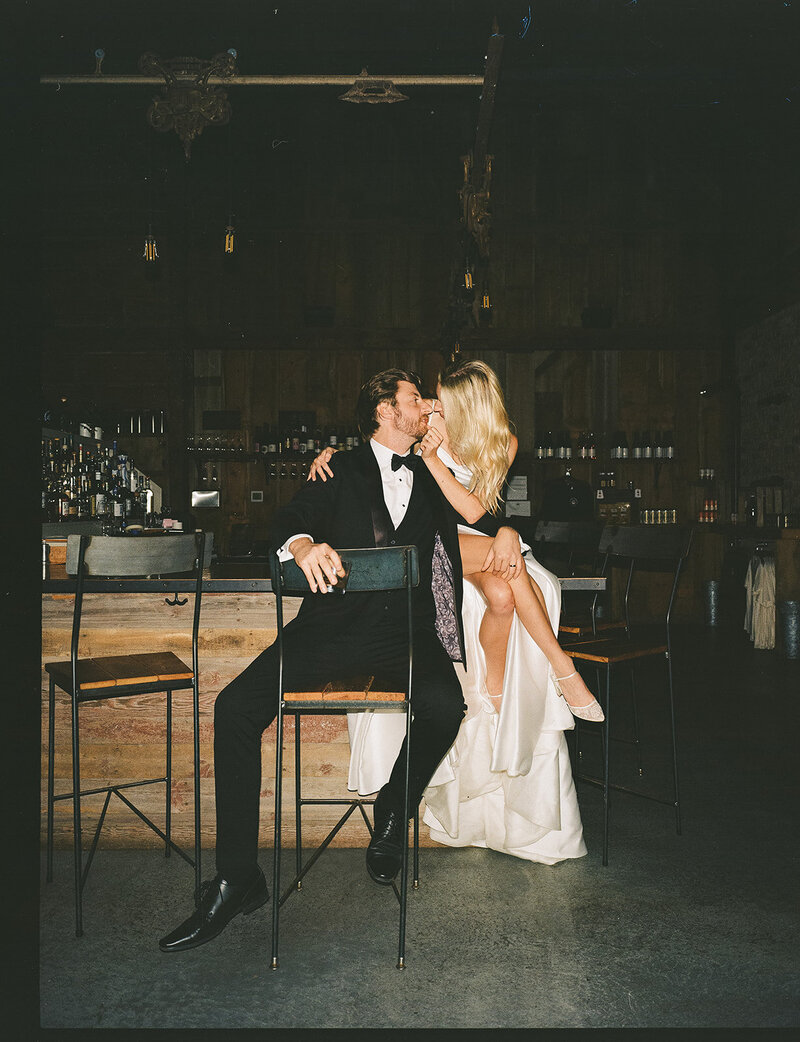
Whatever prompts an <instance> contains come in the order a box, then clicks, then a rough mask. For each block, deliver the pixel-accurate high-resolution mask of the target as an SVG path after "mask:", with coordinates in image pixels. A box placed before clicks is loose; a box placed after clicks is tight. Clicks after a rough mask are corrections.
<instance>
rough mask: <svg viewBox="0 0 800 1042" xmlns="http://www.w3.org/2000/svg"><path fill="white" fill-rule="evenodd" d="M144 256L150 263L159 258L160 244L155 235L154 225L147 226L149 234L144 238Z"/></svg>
mask: <svg viewBox="0 0 800 1042" xmlns="http://www.w3.org/2000/svg"><path fill="white" fill-rule="evenodd" d="M142 257H143V258H144V260H145V261H147V263H148V264H152V263H154V262H155V261H157V260H158V246H157V245H156V238H155V236H154V235H153V226H152V225H148V226H147V235H146V236H145V240H144V253H143V254H142Z"/></svg>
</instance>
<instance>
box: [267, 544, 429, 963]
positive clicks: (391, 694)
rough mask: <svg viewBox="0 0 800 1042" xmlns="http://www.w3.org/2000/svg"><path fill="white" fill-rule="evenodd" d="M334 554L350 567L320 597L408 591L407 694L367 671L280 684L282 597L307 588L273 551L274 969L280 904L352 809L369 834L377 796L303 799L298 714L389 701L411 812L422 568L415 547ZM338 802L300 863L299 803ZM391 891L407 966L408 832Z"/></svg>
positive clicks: (302, 592)
mask: <svg viewBox="0 0 800 1042" xmlns="http://www.w3.org/2000/svg"><path fill="white" fill-rule="evenodd" d="M338 553H339V556H340V558H341V560H342V563H343V565H344V566H345V568H346V569H348V568H349V572H348V576H347V580H346V590H345V592H344V593H339V594H326V595H325V596H331V595H333V596H337V595H338V596H347V595H352V594H354V593H355V594H358V593H360V592H366V591H380V590H406V594H407V617H408V682H407V686H406V689H405V690H404V691H375V690H373V689H372V682H373V678H372V677H370V676H366V675H363V676H353V677H348V678H346V679H345V680H341V679H339V680H336V681H331V682H330V683H327V684H324V685H322V686H321V688H320V689H319V690H315V691H286V690H284V686H283V676H284V657H283V656H284V648H283V598H284V597H299V596H303V595H306V594H308V593H309V589H308V580H307V579H306V577H305V575H304V574H303V572H302V571H301V569H300V568H299V567H298V565H297V564H296V563H295V562H294V560H290V561H284V562H279V561H278V558H277V556H276V555H274V554H273V555H272V558H271V566H270V574H271V576H272V586H273V590H274V593H275V601H276V608H277V624H278V657H279V663H280V667H279V668H280V674H279V675H280V680H279V700H278V714H277V717H276V729H277V730H276V749H275V841H274V861H273V887H272V892H273V898H272V962H271V966H270V968H271V969H273V970H274V969H277V968H278V939H279V918H280V909H281V907H282V905H283V904H284V903H285V902H286V900H287V898H288V897H289V896H290V894H292V893H293V892H294V891H295V890H300V889H301V883H302V880H303V878H304V876H305V875H306V873H307V872H308V870H309V869H310V868H311V866H312V865H313V864H314V863H315V862H316V861H317V859H318V858H319V857H320V855H321V854H322V853H323V851H324V850H325V849H326V848H327V847H328V845H329V844H330V842H331V840H332V839H333V838H334V836H335V835H336V833H337V832H338V831H339V830H340V829H341V828H342V826H343V825H344V823H345V822H346V821H347V820H348V818H349V817H350V815H351V814H353V813H354V812H355V811H356V810H358V811H359V812H360V813H361V816H362V818H363V819H364V822H365V824H366V826H367V829H368V830H369V833H370V836H371V835H372V831H373V829H372V825H371V823H370V820H369V818H368V816H367V814H366V811H365V810H364V807H365V806H369V805H372V804H374V802H375V801H374V799H361V798H353V797H346V798H338V799H318V798H305V797H303V795H302V791H301V774H302V768H301V745H302V742H301V736H300V718H301V717H302V716H303V715H304V714H320V713H321V714H328V713H340V714H341V713H351V712H355V711H362V710H365V709H381V708H386V707H387V706H390V705H393V706H396V707H397V708H398V709H401V710H402V711H403V712H404V713H405V718H406V758H405V760H406V762H405V792H404V801H405V819H404V820H406V821H408V819H409V817H410V816H411V812H410V808H409V765H410V754H411V700H410V697H409V693H410V691H411V669H412V663H413V649H414V635H413V618H412V601H411V591H412V589H413V587H415V586H417V585H418V584H419V568H418V559H417V548H416V547H415V546H388V547H377V548H367V549H355V550H339V551H338ZM287 715H293V716H294V722H295V730H294V735H295V743H294V750H295V765H294V769H295V859H296V875H295V877H294V879H293V880H292V882H291V883H290V884H289V886H288V887H287V889H286V890H285V891H284V893H283V894H281V890H280V869H281V809H282V807H281V803H282V787H283V740H284V735H283V725H284V720H285V718H286V716H287ZM313 804H316V805H340V806H344V807H346V810H345V812H344V813H343V814H342V816H341V817H340V819H339V820H338V821H337V823H336V824H335V825H334V826H333V828H332V829H331V830H330V831H329V833H328V835H327V836H326V837H325V839H324V840H323V841H322V843H321V844H320V845H319V846H318V847H317V849H316V850H315V851H314V852H313V853H312V855H311V856H310V857H309V858H308V859H307V860H306V862H305V863H303V849H302V825H301V814H302V808H303V807H304V806H308V805H313ZM413 817H414V885H415V888H416V886H417V880H418V874H419V873H418V864H419V863H418V855H419V817H418V814H417V812H416V810H415V812H414V814H413ZM392 889H393V890H394V893H395V896H396V897H397V899H398V901H399V903H400V922H399V938H398V955H397V968H398V969H404V968H405V931H406V903H407V901H406V899H407V890H408V830H407V829H406V831H405V833H404V840H403V856H402V863H401V869H400V885H399V887H398V886H397V885H396V884H395V883H394V882H393V883H392Z"/></svg>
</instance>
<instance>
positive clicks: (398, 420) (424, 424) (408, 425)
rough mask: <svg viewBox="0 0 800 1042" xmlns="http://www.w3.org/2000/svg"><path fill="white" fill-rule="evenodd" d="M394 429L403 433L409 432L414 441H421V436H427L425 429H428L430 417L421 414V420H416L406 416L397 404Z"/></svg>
mask: <svg viewBox="0 0 800 1042" xmlns="http://www.w3.org/2000/svg"><path fill="white" fill-rule="evenodd" d="M394 429H395V430H396V431H399V432H400V433H401V434H407V435H408V436H409V438H413V439H414V441H419V439H420V438H423V437H424V436H425V431H426V430H427V429H428V417H427V416H420V418H419V420H417V421H414V420H411V419H410V418H409V417H408V416H404V415H403V413H402V412H401V411H400V410H399V409H398V408H397V406H395V408H394Z"/></svg>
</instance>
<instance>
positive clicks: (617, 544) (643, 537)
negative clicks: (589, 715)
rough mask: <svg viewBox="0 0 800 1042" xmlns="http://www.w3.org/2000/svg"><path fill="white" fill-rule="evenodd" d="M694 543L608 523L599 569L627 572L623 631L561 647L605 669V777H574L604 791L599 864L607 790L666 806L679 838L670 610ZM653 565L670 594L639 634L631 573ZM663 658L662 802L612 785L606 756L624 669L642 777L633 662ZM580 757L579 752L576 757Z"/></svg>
mask: <svg viewBox="0 0 800 1042" xmlns="http://www.w3.org/2000/svg"><path fill="white" fill-rule="evenodd" d="M691 544H692V530H691V529H686V528H680V527H677V526H673V525H663V526H658V525H655V526H627V525H607V526H606V527H605V528H604V530H603V534H602V536H601V538H600V545H599V551H600V553H601V554H602V555H603V571H604V574H606V575H607V574H609V569H610V568H613V567H614V566H621V567H622V568H624V569H627V576H626V582H625V594H624V607H625V633H624V635H622V637H621V638H608V637H605V638H599V637H598V635H597V634H596V633H595V634H592V635H590V637H589V638H588V639H579V640H577V641H576V642H575V643H574V644H568V645H566V646H565V647H564V650H565V651H566V653H567V654H568V655H569V656H570V657H571V658H572V659H573V660H574V661H575V662H576V663H580V662H583V663H584V664H586V665H593V666H594V667H595V668H596V670H597V671H598V678H599V672H600V670H604V671H605V696H604V697H603V696H600V697H601V698H602V700H603V703H604V705H603V708H604V710H605V722H604V724H603V727H602V732H601V733H602V737H603V777H602V779H597V778H590V777H587V776H585V775H580V774H579V775H578V776H577V780H578V781H585V782H589V783H590V784H593V785H597V786H598V787H600V788H602V789H603V864H604V865H606V864H608V823H609V795H610V790H612V789H617V790H620V791H624V792H628V793H630V794H632V795H636V796H643V797H645V798H647V799H649V800H653V801H655V802H657V803H665V804H667V805H669V806H672V807H673V808H674V810H675V824H676V831H677V832H678V834H679V835H680V831H681V817H680V796H679V788H678V749H677V733H676V726H675V696H674V681H673V668H672V636H671V628H670V623H671V619H672V610H673V607H674V604H675V595H676V593H677V589H678V582H679V579H680V575H681V570H682V567H683V563H684V561H685V560H686V557H687V556H688V554H689V550H690V548H691ZM651 567H655V568H657V569H658V570H661V571H666V572H667V573H668V574H670V575H671V577H672V581H671V584H670V589H669V595H668V597H667V598H666V600H665V606H664V612H663V621H662V624H660V625H659V626H657V627H656V632H655V634H653V633H652V632H646V631H645V632H643V633H641V634H640V633H638V632H634V630H633V620H632V618H631V608H630V594H631V587H632V584H633V578H634V574H636V573H637V572H638V571H642V570H644V569H645V568H651ZM654 657H664V658H665V660H666V666H667V687H668V697H669V714H670V729H671V752H672V774H673V793H672V795H671V796H670V797H669V798H662V797H659V796H656V795H652V794H649V793H646V792H643V791H640V790H638V789H631V788H628V787H626V786H622V785H616V784H612V783H611V781H610V777H609V752H610V740H611V730H610V728H611V704H612V699H611V693H612V684H611V679H612V673H614V672H615V671H616V670H617V669H618V667H620V666H625V667H628V668H629V669H630V678H631V694H632V699H633V703H632V704H633V729H634V739H633V744H635V745H636V748H637V754H638V755H639V774H642V773H643V768H642V761H641V754H640V752H639V727H638V712H637V693H636V685H635V679H634V669H633V667H634V664H635V663H636V662H638V661H640V660H642V659H647V658H654ZM579 758H580V753H579Z"/></svg>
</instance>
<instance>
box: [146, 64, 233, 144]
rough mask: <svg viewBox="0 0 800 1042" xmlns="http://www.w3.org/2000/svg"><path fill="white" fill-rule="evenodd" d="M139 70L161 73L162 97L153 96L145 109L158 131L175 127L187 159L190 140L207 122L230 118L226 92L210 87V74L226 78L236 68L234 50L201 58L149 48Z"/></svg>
mask: <svg viewBox="0 0 800 1042" xmlns="http://www.w3.org/2000/svg"><path fill="white" fill-rule="evenodd" d="M139 71H140V72H143V73H144V74H145V75H150V76H152V75H154V74H158V75H161V76H163V77H164V80H165V85H164V87H162V89H161V97H158V98H153V102H152V104H151V105H150V108H149V109H148V110H147V120H148V122H149V123H150V126H151V127H154V128H155V129H156V130H158V131H160V132H162V133H163V132H166V131H168V130H174V131H175V133H176V134H177V135H178V137H179V138H180V140H181V144H182V145H183V151H184V154H185V156H186V158H187V159H189V157H190V154H191V150H192V142H193V141H194V139H195V138H196V137H198V136H199V135H200V134H202V132H203V129H204V128H205V127H208V126H216V127H220V126H224V125H225V124H226V123H227V122H228V120H229V119H230V118H231V106H230V103H229V101H228V95H227V94H226V93H225V91H224V90H222V88H221V87H209V85H208V79H209V77H210V76H216V77H219V78H225V79H227V78H229V77H231V76H233V75H234V73H235V72H236V52H235V51H234V50H233V48H231V50H229V51H227V52H226V53H225V54H216V55H214V57H213V58H212V59H211V60H210V61H206V60H204V59H202V58H167V59H162V58H159V57H158V55H157V54H153V53H152V52H150V51H148V52H147V53H145V54H143V55H142V56H141V58H140V59H139Z"/></svg>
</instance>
